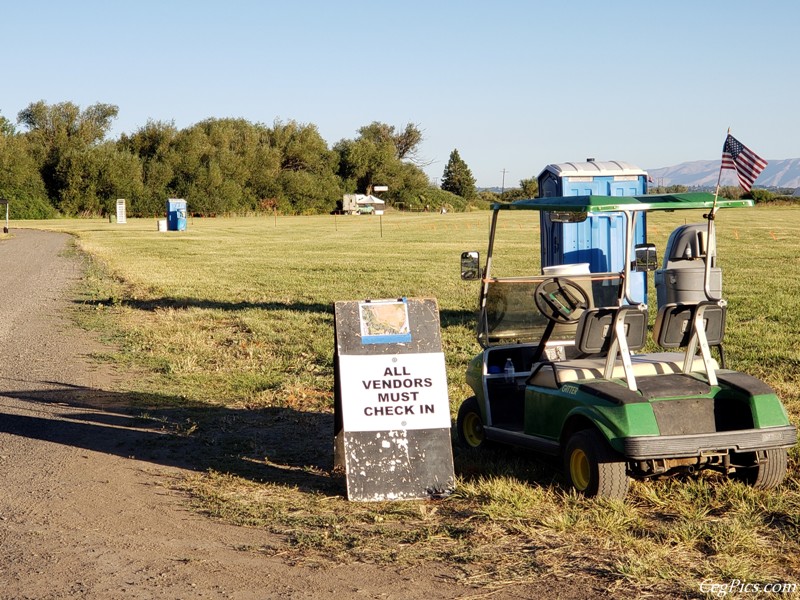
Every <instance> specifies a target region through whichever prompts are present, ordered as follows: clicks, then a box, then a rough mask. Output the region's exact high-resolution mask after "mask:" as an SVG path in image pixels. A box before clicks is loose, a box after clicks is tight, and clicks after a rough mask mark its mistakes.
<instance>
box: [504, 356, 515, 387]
mask: <svg viewBox="0 0 800 600" xmlns="http://www.w3.org/2000/svg"><path fill="white" fill-rule="evenodd" d="M503 372H504V373H505V376H506V383H511V382H513V381H514V363H513V362H512V361H511V359H510V358H507V359H506V366H505V368H504V369H503Z"/></svg>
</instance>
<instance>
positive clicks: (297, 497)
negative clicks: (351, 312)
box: [11, 207, 800, 597]
mask: <svg viewBox="0 0 800 600" xmlns="http://www.w3.org/2000/svg"><path fill="white" fill-rule="evenodd" d="M489 216H490V215H489V213H487V212H474V213H464V214H453V213H451V214H447V215H438V214H436V215H432V214H398V213H389V214H386V215H385V216H384V217H383V218H381V219H379V218H378V217H342V216H339V217H332V216H324V217H323V216H320V217H278V218H277V219H276V218H273V217H266V218H248V219H204V220H201V219H196V220H190V222H189V225H188V230H187V231H186V232H169V233H163V232H158V231H157V228H156V222H155V220H152V221H151V220H142V221H137V220H131V221H129V222H128V224H126V225H116V224H110V223H108V222H105V221H48V222H26V223H22V224H12V225H13V226H19V225H21V226H25V227H38V228H49V229H60V230H64V231H69V232H71V233H73V234H74V235H75V236H76V239H77V245H78V247H79V248H80V249H81V250H83V251H85V252H86V253H87V254H88V255H89V256H90V257H91V259H92V265H91V269H90V274H89V278H88V280H87V285H86V291H85V296H86V302H85V304H83V305H82V307H81V309H80V310H79V311H78V312H79V318H80V319H81V320H82V322H83V323H85V324H86V325H87V326H90V327H93V328H97V329H99V330H100V331H102V332H103V334H104V335H106V336H108V337H109V338H110V339H112V340H113V341H114V342H115V347H116V348H118V351H117V352H115V353H113V354H110V355H108V356H105V357H103V358H104V359H106V360H112V361H115V362H117V363H119V364H120V365H121V366H122V367H123V368H124V369H126V370H129V371H130V372H131V373H135V376H132V377H131V378H130V379H129V380H127V381H126V382H125V383H124V389H123V390H120V391H123V392H125V393H126V394H127V395H128V396H129V397H130V398H131V399H132V400H133V401H135V402H136V403H137V406H139V407H140V408H139V410H141V414H142V417H143V418H147V417H148V415H156V414H160V413H158V412H157V411H158V410H160V409H162V408H165V407H172V408H178V409H181V410H182V411H183V412H181V413H174V414H180V415H181V416H180V418H174V417H171V418H173V420H174V421H175V422H174V423H173V425H175V435H178V436H188V437H195V438H197V439H199V440H202V441H204V442H207V444H208V445H209V446H210V447H211V448H212V449H213V451H214V452H216V453H217V454H218V455H219V456H218V459H217V460H214V461H210V462H209V463H208V464H207V465H205V466H206V467H207V468H206V469H205V470H204V471H203V472H201V473H199V474H197V475H196V476H194V477H191V478H189V479H187V480H186V481H185V482H183V483H182V485H181V487H182V488H183V489H185V490H186V491H187V493H189V494H190V495H191V497H192V498H193V501H194V502H195V503H196V506H197V508H198V509H199V510H202V511H204V512H207V513H208V514H210V515H212V516H214V517H218V518H223V519H226V520H229V521H232V522H236V523H242V524H247V525H250V526H255V527H263V528H266V529H269V530H271V531H274V532H279V533H281V534H283V535H285V537H286V539H287V540H289V542H290V543H291V547H292V556H293V559H294V560H303V561H324V560H369V561H377V562H381V561H399V562H406V563H409V564H414V563H416V562H418V561H422V560H430V559H436V560H442V561H446V562H449V563H451V564H454V565H458V566H459V567H460V568H461V571H462V573H463V578H464V581H465V582H466V583H471V584H481V585H485V586H486V587H487V589H489V590H494V589H499V588H502V587H503V586H506V585H513V584H514V583H518V582H521V581H527V580H535V579H537V578H538V577H540V576H542V574H547V573H553V572H555V573H557V574H562V575H568V574H575V573H584V574H592V575H595V576H601V577H605V578H608V580H609V584H610V585H614V586H619V587H620V588H621V589H634V590H639V591H647V590H649V591H652V592H653V593H655V594H657V595H662V594H674V595H697V594H700V592H699V586H700V583H701V582H703V581H704V580H713V581H715V582H718V583H725V582H727V581H730V580H731V579H739V580H742V581H749V582H760V583H772V582H794V583H797V584H800V575H799V574H800V456H799V455H798V449H797V448H794V449H793V450H792V451H791V452H790V472H789V476H788V478H787V480H786V482H785V483H784V485H783V486H782V487H781V488H780V489H778V490H775V491H756V490H752V489H750V488H747V487H745V486H743V485H742V484H738V483H733V482H728V481H726V480H724V479H722V478H720V477H717V476H714V475H704V476H702V477H699V478H692V479H682V480H667V481H657V482H649V483H634V485H633V486H632V491H631V493H630V495H629V498H628V500H627V501H626V502H624V503H621V502H609V501H600V500H586V499H583V498H580V497H577V496H575V495H573V494H571V493H568V492H566V491H565V488H564V487H563V485H562V481H561V478H560V475H559V473H558V470H557V469H555V468H554V467H553V466H552V465H549V464H547V463H542V462H539V461H537V460H535V459H534V458H533V457H531V456H529V455H527V454H525V453H522V452H510V451H502V450H490V451H486V452H485V453H482V454H480V455H477V454H473V453H467V452H464V451H461V450H459V449H456V450H455V460H456V470H457V475H458V481H457V490H456V492H455V493H454V494H453V495H452V496H451V497H450V498H448V499H446V500H441V501H436V502H422V501H420V502H403V503H377V504H356V503H348V502H347V501H346V500H345V499H344V497H343V496H342V481H341V479H340V478H338V477H337V476H335V475H333V474H332V470H331V467H332V417H331V414H332V406H333V391H332V390H333V357H332V355H333V347H334V339H333V303H334V302H335V301H336V300H358V299H364V298H386V297H398V296H408V297H434V298H436V299H437V300H438V302H439V308H440V311H441V325H442V338H443V344H444V351H445V356H446V361H447V377H448V385H449V394H450V401H451V410H452V411H453V414H455V411H456V410H457V408H458V406H459V404H460V402H461V401H462V400H463V399H464V398H465V397H467V396H469V395H471V391H470V390H469V388H468V387H467V386H466V384H465V381H464V371H465V368H466V364H467V361H468V360H469V359H470V358H471V357H472V356H473V355H474V354H476V353H477V352H478V350H479V347H478V345H477V343H476V341H475V336H474V326H475V308H476V300H477V294H478V288H477V284H476V283H474V282H462V281H461V280H460V279H459V256H460V253H461V251H463V250H480V251H481V252H482V253H483V252H484V251H485V248H486V242H487V233H488V226H489ZM701 220H702V219H701V216H700V215H699V214H694V213H692V214H686V213H672V214H659V215H651V216H650V217H649V233H650V235H649V237H650V241H653V242H655V243H656V244H657V246H658V249H659V255H660V254H661V253H662V252H663V250H664V246H665V244H666V240H667V238H668V236H669V233H670V232H671V231H672V229H673V228H674V227H675V226H677V225H679V224H682V223H684V222H699V221H701ZM503 227H504V229H503V232H502V234H503V239H504V240H505V242H504V246H503V247H502V248H500V249H498V252H501V251H502V252H507V253H509V254H511V253H513V254H512V255H513V258H512V259H511V260H510V261H509V265H508V266H509V268H512V269H513V268H518V267H519V266H520V265H521V264H522V262H523V260H524V261H525V262H528V261H529V260H530V259H531V257H533V262H534V263H538V259H537V258H536V257H538V250H537V249H538V245H537V244H536V243H535V240H538V236H539V230H538V227H536V226H532V225H531V223H530V222H529V221H527V220H526V221H523V220H522V216H517V215H509V218H508V219H507V220H506V221H505V223H504V226H503ZM11 234H12V235H13V227H12V232H11ZM718 243H719V248H720V266H721V267H722V269H723V278H724V293H725V297H726V298H727V300H728V302H729V305H730V312H729V316H728V328H727V333H726V352H727V357H728V361H729V365H730V366H731V367H732V368H736V369H739V370H742V371H746V372H749V373H751V374H753V375H755V376H758V377H760V378H762V379H764V380H765V381H767V382H768V383H769V384H770V385H771V386H773V388H775V389H776V390H777V391H778V393H779V394H780V395H781V397H782V399H783V400H784V403H785V405H786V406H787V409H788V411H789V413H790V416H791V419H792V421H793V422H794V423H795V424H797V423H800V386H799V385H798V384H800V310H798V309H799V308H800V209H796V208H787V207H760V208H758V209H750V210H729V211H721V212H720V214H719V217H718ZM650 284H651V287H650V291H651V294H652V301H651V303H652V304H655V301H654V300H655V299H654V296H655V291H654V288H652V275H651V279H650ZM153 418H155V417H153ZM262 550H264V551H268V549H262ZM729 597H730V596H729Z"/></svg>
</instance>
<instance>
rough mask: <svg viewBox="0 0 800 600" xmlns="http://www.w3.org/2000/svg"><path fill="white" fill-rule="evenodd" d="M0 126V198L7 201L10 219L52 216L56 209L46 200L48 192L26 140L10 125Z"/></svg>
mask: <svg viewBox="0 0 800 600" xmlns="http://www.w3.org/2000/svg"><path fill="white" fill-rule="evenodd" d="M0 129H2V132H0V174H2V175H1V176H0V198H5V199H7V200H9V214H10V216H11V218H13V219H47V218H50V217H52V216H53V215H54V214H55V210H54V209H53V207H52V205H51V204H50V203H49V201H48V200H47V191H46V190H45V187H44V182H43V181H42V177H41V175H40V174H39V168H38V165H37V164H36V161H35V160H34V158H33V156H32V155H31V152H30V145H29V144H28V140H27V139H26V138H25V137H24V136H22V135H15V134H14V133H13V127H2V128H0ZM3 214H5V213H3Z"/></svg>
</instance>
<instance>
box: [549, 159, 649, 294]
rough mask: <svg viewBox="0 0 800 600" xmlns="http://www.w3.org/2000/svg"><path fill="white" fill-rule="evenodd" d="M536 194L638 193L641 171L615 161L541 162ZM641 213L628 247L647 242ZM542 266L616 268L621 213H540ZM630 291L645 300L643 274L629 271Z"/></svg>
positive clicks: (620, 261) (643, 185) (621, 259)
mask: <svg viewBox="0 0 800 600" xmlns="http://www.w3.org/2000/svg"><path fill="white" fill-rule="evenodd" d="M538 183H539V197H540V198H549V197H553V196H641V195H644V194H646V193H647V172H646V171H643V170H642V169H640V168H639V167H636V166H633V165H631V164H629V163H626V162H620V161H595V160H593V159H589V160H587V161H586V162H582V163H572V162H569V163H560V164H552V165H547V167H545V168H544V170H543V171H542V172H541V173H540V174H539V177H538ZM644 217H645V214H644V213H639V216H638V217H637V220H636V229H635V231H634V236H633V237H634V239H633V241H632V243H633V245H636V244H644V243H645V242H646V241H647V226H646V222H645V218H644ZM540 219H541V227H542V232H541V238H542V242H541V253H542V268H544V267H551V266H555V265H565V264H576V263H589V270H590V271H591V272H592V273H607V272H613V271H621V270H622V269H623V268H624V266H625V242H624V240H625V215H624V214H623V213H602V214H600V213H597V214H595V213H589V215H588V216H587V218H586V220H585V221H583V222H582V223H557V222H553V221H552V220H551V218H550V213H548V212H542V213H541V217H540ZM630 289H631V295H632V296H633V299H634V300H637V301H641V302H647V274H646V273H632V274H631V288H630Z"/></svg>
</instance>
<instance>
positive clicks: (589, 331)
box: [575, 305, 647, 354]
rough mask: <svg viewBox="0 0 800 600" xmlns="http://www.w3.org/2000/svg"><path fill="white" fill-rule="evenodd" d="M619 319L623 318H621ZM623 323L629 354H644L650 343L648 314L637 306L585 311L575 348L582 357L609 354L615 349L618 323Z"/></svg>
mask: <svg viewBox="0 0 800 600" xmlns="http://www.w3.org/2000/svg"><path fill="white" fill-rule="evenodd" d="M618 315H619V317H618ZM617 318H620V319H623V323H624V325H625V340H626V342H627V345H628V349H629V350H640V349H641V348H643V347H644V345H645V342H646V339H647V311H644V310H641V309H640V308H639V306H637V305H630V306H629V305H625V306H615V307H606V308H591V309H589V310H586V311H584V313H583V314H582V315H581V318H580V321H578V328H577V330H576V332H575V348H576V349H577V351H578V352H580V353H582V354H605V353H607V352H608V350H609V348H610V347H611V342H612V339H613V333H614V321H615V319H617Z"/></svg>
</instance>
